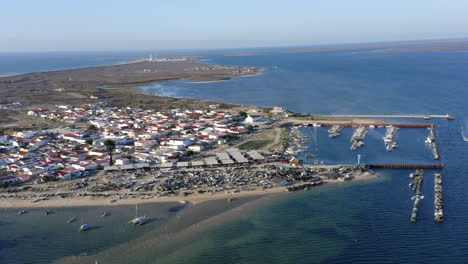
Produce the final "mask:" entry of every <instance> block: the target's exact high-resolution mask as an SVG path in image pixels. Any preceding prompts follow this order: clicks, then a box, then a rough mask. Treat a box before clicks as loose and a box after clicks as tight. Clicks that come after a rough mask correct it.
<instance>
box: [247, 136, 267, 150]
mask: <svg viewBox="0 0 468 264" xmlns="http://www.w3.org/2000/svg"><path fill="white" fill-rule="evenodd" d="M271 142H272V141H271V140H269V139H254V140H250V141H247V142H245V143H244V144H242V145H240V146H239V149H241V150H246V149H260V148H264V147H266V146H267V145H268V144H270V143H271Z"/></svg>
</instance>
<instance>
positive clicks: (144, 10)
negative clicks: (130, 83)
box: [0, 0, 468, 52]
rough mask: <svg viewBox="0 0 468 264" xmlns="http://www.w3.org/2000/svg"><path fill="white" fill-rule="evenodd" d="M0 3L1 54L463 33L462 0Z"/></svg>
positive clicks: (465, 5)
mask: <svg viewBox="0 0 468 264" xmlns="http://www.w3.org/2000/svg"><path fill="white" fill-rule="evenodd" d="M0 8H1V9H0V10H1V14H0V51H3V52H5V51H6V52H13V51H63V50H159V49H205V48H206V49H210V48H237V47H238V48H244V47H265V46H295V45H317V44H331V43H354V42H380V41H396V40H419V39H446V38H466V37H468V1H467V0H450V1H442V0H391V1H379V0H321V1H318V0H70V1H69V0H11V1H9V0H2V1H1V5H0Z"/></svg>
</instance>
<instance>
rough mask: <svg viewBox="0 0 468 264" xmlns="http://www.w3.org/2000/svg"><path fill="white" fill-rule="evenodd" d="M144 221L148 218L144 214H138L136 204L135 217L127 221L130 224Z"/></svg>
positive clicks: (138, 223) (143, 222) (139, 223)
mask: <svg viewBox="0 0 468 264" xmlns="http://www.w3.org/2000/svg"><path fill="white" fill-rule="evenodd" d="M146 222H148V218H146V216H138V204H137V205H135V218H133V219H132V220H130V222H128V223H129V224H132V225H144V224H146Z"/></svg>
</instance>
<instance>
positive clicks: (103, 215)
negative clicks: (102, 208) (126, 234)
mask: <svg viewBox="0 0 468 264" xmlns="http://www.w3.org/2000/svg"><path fill="white" fill-rule="evenodd" d="M109 215H110V213H109V212H102V213H101V217H106V216H109Z"/></svg>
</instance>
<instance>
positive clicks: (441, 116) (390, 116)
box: [327, 114, 455, 120]
mask: <svg viewBox="0 0 468 264" xmlns="http://www.w3.org/2000/svg"><path fill="white" fill-rule="evenodd" d="M327 116H329V117H338V118H395V119H398V118H402V119H406V118H416V119H424V120H430V119H432V118H444V119H447V120H453V119H455V118H454V117H453V116H451V115H449V114H445V115H421V114H419V115H327Z"/></svg>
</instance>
